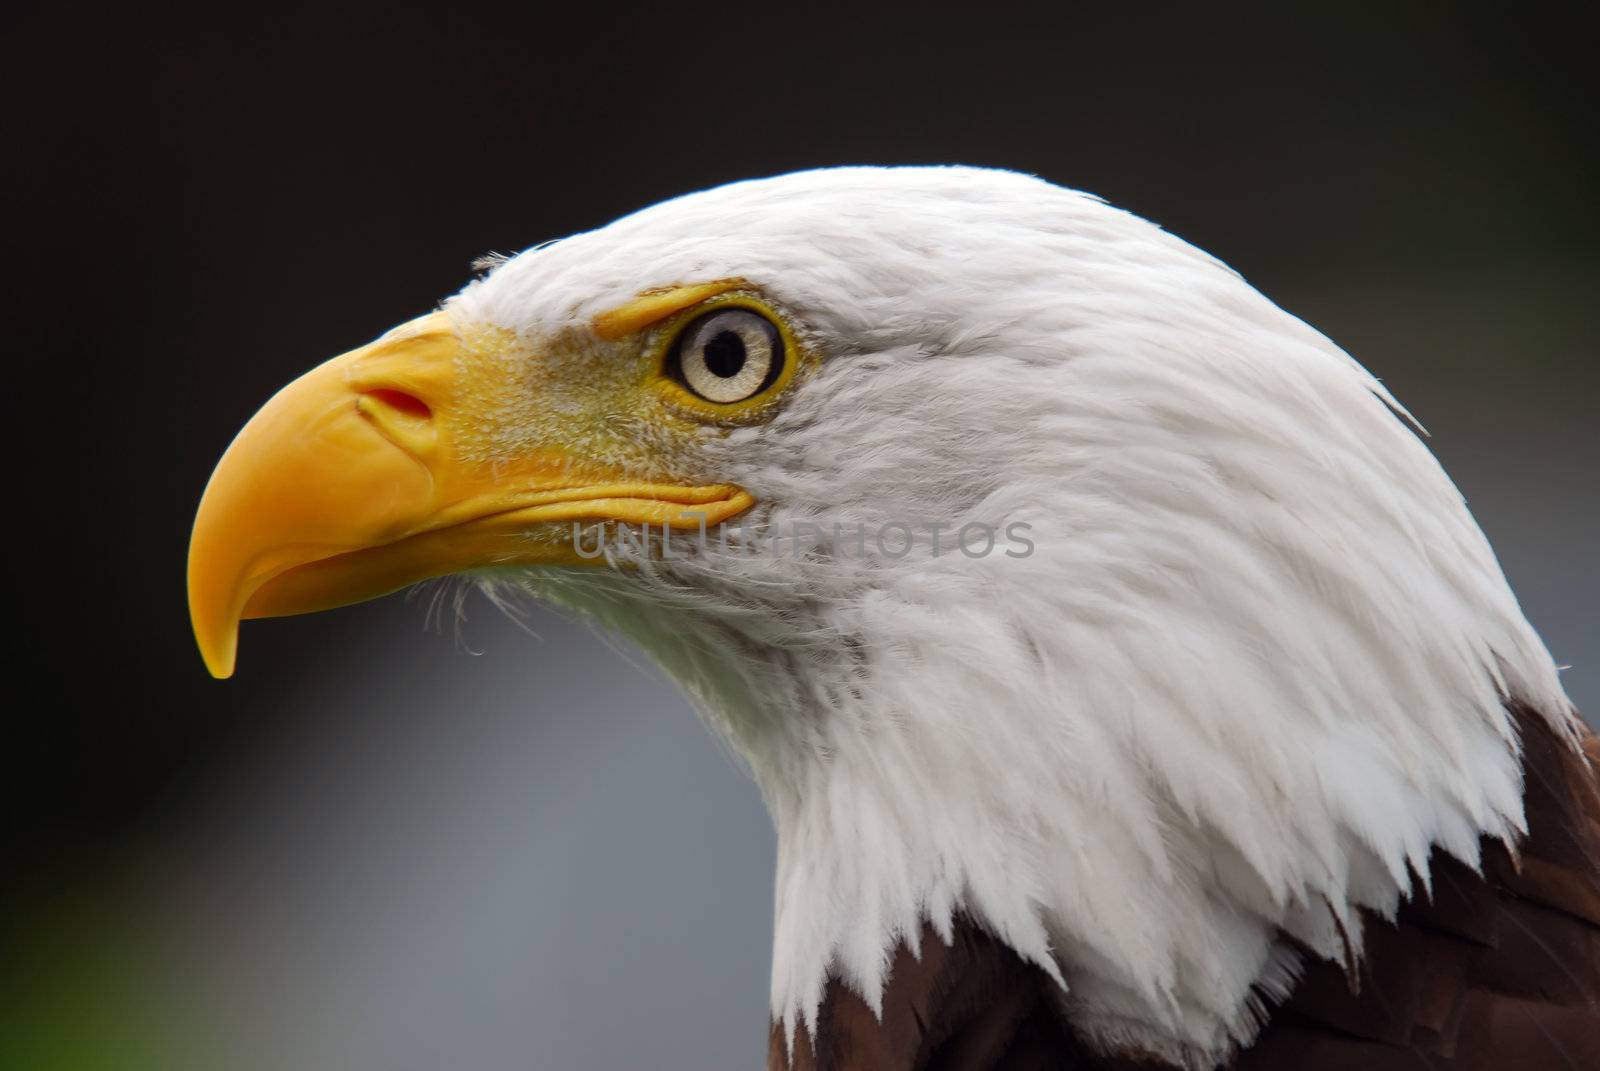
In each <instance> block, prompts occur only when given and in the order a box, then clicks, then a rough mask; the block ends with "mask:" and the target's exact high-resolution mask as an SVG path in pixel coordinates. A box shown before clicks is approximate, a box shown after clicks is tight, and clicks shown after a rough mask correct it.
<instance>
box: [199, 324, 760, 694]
mask: <svg viewBox="0 0 1600 1071" xmlns="http://www.w3.org/2000/svg"><path fill="white" fill-rule="evenodd" d="M461 351H462V342H461V340H460V338H459V336H458V335H457V333H456V331H455V329H454V327H453V326H452V325H451V323H450V320H449V318H448V317H447V316H446V315H445V314H444V313H434V314H432V315H430V316H425V317H423V318H422V319H420V320H415V321H413V322H411V323H409V324H406V325H405V326H403V327H400V328H397V329H396V330H394V331H392V332H390V333H389V334H388V335H385V336H384V337H383V338H381V339H379V340H378V341H377V342H374V343H372V344H371V345H369V346H366V347H363V348H361V349H358V350H355V351H353V352H351V353H347V354H345V355H344V356H342V357H336V358H334V359H333V360H331V361H329V362H328V363H326V364H324V365H322V366H320V367H318V368H316V369H313V370H312V371H310V372H308V373H306V374H305V375H304V376H302V377H300V378H299V379H297V380H295V381H294V382H293V383H291V384H289V385H288V386H287V387H285V388H284V389H283V390H281V391H280V392H278V394H277V395H275V396H274V397H273V398H272V399H271V400H270V401H269V402H267V404H266V405H265V406H264V407H263V408H262V409H261V411H260V412H259V413H257V414H256V415H255V416H254V417H253V418H252V419H251V420H250V422H249V423H248V424H246V425H245V427H244V429H243V430H242V431H240V432H239V434H238V436H237V437H236V438H235V439H234V441H233V444H232V445H231V446H229V447H228V450H227V452H226V453H225V454H224V455H223V457H222V460H221V461H220V462H219V463H218V464H217V468H216V471H215V472H214V473H213V474H212V476H211V481H210V483H209V484H207V486H206V490H205V495H204V496H203V497H202V498H201V500H200V510H199V513H198V515H197V516H196V517H195V524H194V534H193V536H192V538H191V540H190V543H189V613H190V617H191V619H192V620H193V623H194V631H195V637H196V639H197V640H198V641H199V644H200V653H201V655H202V656H203V657H204V658H205V662H206V666H207V668H209V669H210V671H211V673H212V675H213V676H216V677H228V676H231V675H232V673H233V667H234V659H235V654H236V650H237V645H238V629H239V621H240V620H241V619H242V618H250V617H280V616H284V615H287V614H300V613H309V612H311V611H315V610H324V609H329V608H332V607H335V606H344V605H348V604H350V603H355V602H362V601H364V600H366V599H372V598H376V597H378V596H379V595H385V594H388V593H389V592H391V591H395V590H397V589H399V588H402V587H405V586H406V585H408V584H412V583H415V582H417V581H419V580H426V579H429V578H431V577H437V576H444V575H447V574H450V573H458V572H464V571H468V570H472V569H481V568H487V567H493V566H508V565H538V564H579V563H581V562H582V560H583V559H581V558H579V556H578V555H577V554H576V552H575V550H574V548H573V543H572V531H571V530H572V525H571V524H570V523H568V522H574V521H617V522H622V523H627V524H650V525H660V526H664V527H671V528H679V529H686V530H693V529H698V528H701V527H702V526H703V525H707V526H708V525H716V524H720V523H721V522H722V521H724V520H727V519H728V518H730V517H732V516H734V515H735V514H738V513H739V512H741V511H743V510H744V509H746V508H748V507H749V506H750V504H751V502H752V499H751V498H750V496H749V495H748V494H746V493H745V492H744V491H741V490H739V489H738V488H735V487H730V486H726V485H710V486H677V485H672V484H659V483H642V482H638V481H631V480H628V479H626V478H625V477H624V475H623V474H621V473H618V472H615V471H608V470H607V469H606V468H605V467H604V466H601V465H597V464H593V463H590V462H587V461H585V460H584V459H582V458H577V457H573V456H570V455H568V454H566V453H565V452H563V451H559V450H544V451H540V452H538V453H536V454H534V455H532V456H527V457H521V458H517V459H514V460H511V461H507V460H505V459H496V460H495V461H493V462H490V461H485V460H474V459H471V458H468V457H465V456H463V453H464V451H463V450H461V449H460V448H459V443H458V442H457V441H456V439H455V435H454V434H453V430H454V429H456V428H459V427H461V426H462V423H463V422H462V420H461V419H459V418H460V416H461V414H459V413H457V412H454V411H453V409H454V407H455V405H456V400H457V398H458V397H459V396H460V395H461V390H460V387H461V384H458V383H457V382H456V378H457V375H458V372H457V368H458V366H459V365H460V364H462V362H459V361H458V360H457V359H456V358H457V357H458V356H459V355H460V353H461Z"/></svg>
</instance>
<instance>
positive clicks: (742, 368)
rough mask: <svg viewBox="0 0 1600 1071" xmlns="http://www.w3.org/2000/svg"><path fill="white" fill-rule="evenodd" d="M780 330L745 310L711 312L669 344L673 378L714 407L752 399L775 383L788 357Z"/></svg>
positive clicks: (755, 313) (729, 309)
mask: <svg viewBox="0 0 1600 1071" xmlns="http://www.w3.org/2000/svg"><path fill="white" fill-rule="evenodd" d="M786 349H787V347H786V345H785V342H784V337H783V332H781V331H779V330H778V326H777V325H776V324H774V323H773V322H772V321H771V320H769V319H767V318H766V317H765V316H762V315H761V314H760V313H758V312H755V311H754V310H752V309H747V308H742V307H741V308H723V309H713V310H712V311H710V312H707V313H704V314H702V315H700V316H697V317H696V318H695V319H693V320H691V321H690V322H689V324H688V325H687V326H686V327H685V328H684V329H683V330H682V331H681V332H679V334H678V337H677V340H676V341H675V342H674V343H673V345H672V351H671V356H670V359H669V360H670V363H669V368H670V369H671V372H672V375H673V378H675V379H677V381H678V382H679V383H681V384H683V385H684V386H685V387H687V388H688V389H689V390H690V391H692V392H693V393H694V394H695V395H696V396H697V397H699V398H702V399H704V400H705V401H708V402H715V403H717V404H719V405H728V404H731V403H734V402H742V401H744V400H746V399H747V398H753V397H755V396H756V395H757V394H760V393H761V392H762V391H764V390H766V389H767V388H768V387H770V386H772V384H773V383H775V382H777V379H778V376H779V375H780V374H781V373H782V372H783V366H784V362H785V361H786V360H787V359H788V354H787V352H786Z"/></svg>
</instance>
